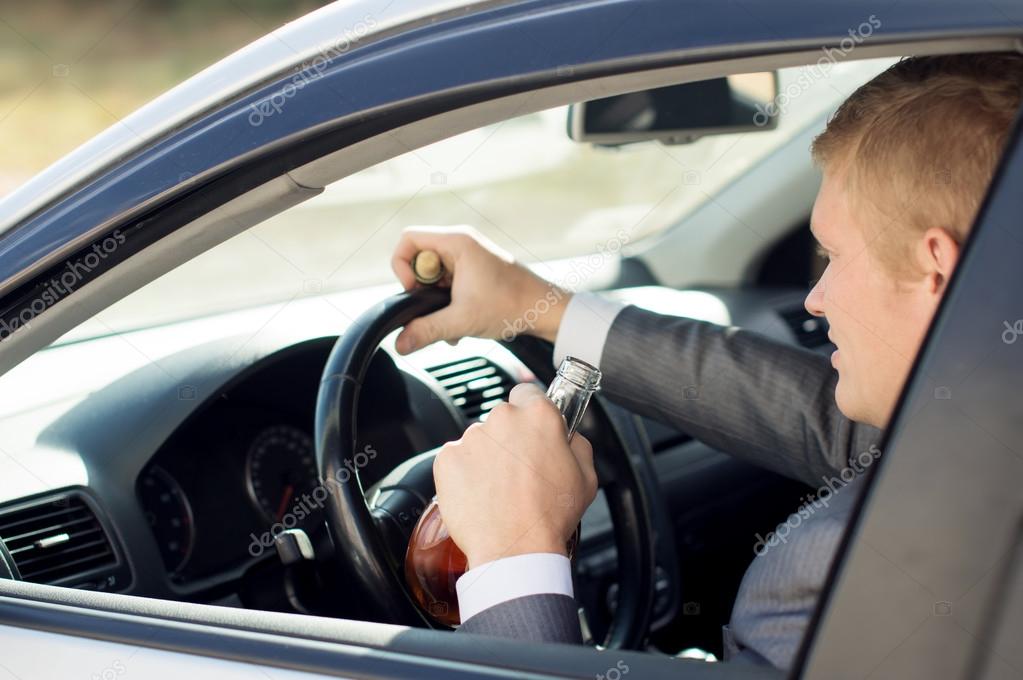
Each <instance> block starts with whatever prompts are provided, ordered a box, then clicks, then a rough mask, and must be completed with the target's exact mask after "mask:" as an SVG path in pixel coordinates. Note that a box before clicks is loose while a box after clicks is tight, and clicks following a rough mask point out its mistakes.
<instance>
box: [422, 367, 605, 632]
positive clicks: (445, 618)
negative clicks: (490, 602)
mask: <svg viewBox="0 0 1023 680" xmlns="http://www.w3.org/2000/svg"><path fill="white" fill-rule="evenodd" d="M599 387H600V370H598V369H597V368H596V367H594V366H591V365H590V364H588V363H586V362H585V361H582V360H581V359H576V358H574V357H565V359H564V360H563V361H562V362H561V366H559V367H558V373H557V375H556V376H555V377H554V380H553V381H551V384H550V387H548V388H547V398H548V399H550V400H551V401H552V402H554V405H555V406H557V407H558V410H560V411H561V415H562V417H564V419H565V427H566V432H567V435H568V439H569V440H571V439H572V435H574V434H575V431H576V428H577V427H578V426H579V422H580V421H581V420H582V417H583V414H584V413H585V412H586V406H587V405H588V404H589V403H590V397H591V396H593V393H594V392H596V391H597V390H598V389H599ZM578 543H579V528H578V527H577V528H576V530H575V533H574V534H573V535H572V538H571V539H569V542H568V545H567V546H566V547H567V549H568V557H569V559H571V558H572V556H573V555H574V554H575V550H576V547H577V545H578ZM467 565H468V561H467V559H466V557H465V554H464V553H463V552H462V551H461V550H460V549H459V548H458V546H457V545H455V542H454V541H452V540H451V536H450V535H449V534H448V531H447V528H446V527H445V526H444V522H443V520H441V516H440V506H439V505H437V499H436V497H435V498H434V499H433V501H432V502H431V503H430V504H429V505H428V506H426V510H425V511H424V512H423V516H422V517H420V518H419V522H418V523H417V524H416V526H415V528H414V529H413V530H412V536H411V538H410V539H409V546H408V551H407V552H406V554H405V581H406V582H407V583H408V586H409V590H410V591H411V592H412V595H413V597H414V598H415V600H416V602H417V603H418V604H419V606H420V607H422V608H423V610H424V611H426V612H427V613H428V614H429V615H430V616H431V617H432V618H433V619H435V620H437V621H438V622H440V623H442V624H445V625H448V626H457V625H459V623H460V621H461V619H460V618H459V614H458V599H457V596H456V591H455V582H456V581H457V580H458V578H459V577H460V576H461V575H462V574H464V573H465V571H466V567H467Z"/></svg>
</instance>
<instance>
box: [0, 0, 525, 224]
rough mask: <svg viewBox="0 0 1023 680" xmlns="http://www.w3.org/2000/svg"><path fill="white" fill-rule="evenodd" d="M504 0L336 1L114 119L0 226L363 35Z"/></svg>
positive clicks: (7, 208) (54, 168) (7, 206)
mask: <svg viewBox="0 0 1023 680" xmlns="http://www.w3.org/2000/svg"><path fill="white" fill-rule="evenodd" d="M501 4H513V2H511V1H510V0H504V2H500V1H497V0H339V1H338V2H334V3H332V4H330V5H327V6H325V7H322V8H320V9H318V10H316V11H314V12H311V13H309V14H307V15H305V16H303V17H301V18H299V19H296V20H295V21H292V22H290V23H288V24H285V25H284V26H281V27H280V28H278V29H277V30H275V31H272V32H271V33H269V34H267V35H266V36H264V37H262V38H260V39H259V40H256V41H255V42H253V43H251V44H249V45H247V46H246V47H243V48H242V49H240V50H238V51H237V52H235V53H233V54H231V55H229V56H227V57H225V58H224V59H222V60H221V61H219V62H217V63H216V64H214V65H212V66H210V67H208V68H206V69H205V70H203V71H201V72H199V73H197V74H196V75H194V76H192V77H191V78H189V79H188V80H186V81H184V82H183V83H181V84H180V85H177V86H176V87H174V88H172V89H171V90H168V91H167V92H166V93H164V94H163V95H161V96H159V97H157V98H156V99H154V100H153V101H151V102H149V103H148V104H146V105H145V106H143V107H142V108H140V109H138V110H137V111H135V112H134V113H132V114H131V115H129V116H127V117H126V118H124V119H123V120H121V121H119V122H117V123H114V124H113V125H111V126H110V127H109V128H107V129H106V130H105V131H104V132H102V133H100V134H99V135H97V136H96V137H94V138H92V139H91V140H89V141H88V142H86V143H85V144H83V145H82V146H80V147H78V148H77V149H75V150H74V151H73V152H71V153H70V154H68V155H67V156H64V157H63V158H61V159H60V160H58V161H57V162H55V163H54V164H53V165H51V166H49V167H48V168H47V169H45V170H44V171H42V172H41V173H39V174H38V175H36V176H35V177H33V178H32V179H31V180H29V181H28V182H26V183H25V184H23V185H22V186H21V187H19V188H18V189H16V190H15V191H13V192H12V193H11V194H9V195H8V196H7V197H5V198H4V199H3V200H2V201H0V233H3V232H5V231H7V230H8V229H10V228H11V227H12V226H14V225H15V224H17V223H18V222H20V221H21V220H23V219H24V218H25V217H27V216H29V215H30V214H32V213H33V212H35V211H36V210H38V209H40V208H41V207H43V206H45V205H46V204H47V203H49V202H50V201H52V200H54V199H56V198H57V197H58V196H60V195H62V194H64V193H67V192H68V191H70V190H71V189H73V188H74V187H76V186H78V185H80V184H82V183H83V182H85V181H86V180H87V179H89V178H90V177H91V176H93V175H95V174H96V173H98V172H99V171H100V170H102V169H103V168H106V167H108V166H109V165H111V164H112V163H115V162H117V161H118V160H119V159H122V158H124V157H126V156H129V155H131V154H132V153H133V152H134V151H136V150H137V149H140V148H144V147H145V146H146V145H147V144H149V143H150V142H152V141H153V140H155V139H158V138H160V137H162V136H163V135H165V134H167V133H169V132H171V131H173V130H174V129H176V128H178V127H180V126H181V125H183V124H185V123H186V122H188V121H190V120H194V119H196V118H198V117H199V116H201V115H202V114H203V113H204V112H206V111H208V110H210V109H212V108H214V107H215V106H217V105H218V104H219V103H222V102H224V101H225V100H229V99H231V98H234V97H236V96H239V95H241V94H242V93H244V92H246V91H248V90H250V89H251V88H253V87H254V86H256V85H258V84H260V83H262V82H265V81H267V80H270V79H272V78H273V77H275V76H278V75H279V74H281V73H283V72H286V71H287V70H289V69H292V68H295V67H297V66H299V65H303V64H310V63H312V62H314V61H315V60H316V59H317V57H323V58H330V57H334V56H337V55H338V54H340V53H342V52H344V51H346V50H347V49H348V48H349V47H350V46H351V44H352V43H353V42H355V41H356V40H358V41H365V40H366V38H367V37H368V36H371V35H372V36H379V35H381V34H389V33H391V32H394V31H395V30H396V29H398V28H399V27H400V28H401V29H402V30H407V29H408V28H411V27H413V26H415V25H417V24H422V23H427V22H430V21H432V20H435V19H436V18H438V17H440V16H443V15H445V14H449V13H452V12H459V13H465V12H466V11H467V10H470V9H474V8H476V7H478V6H485V7H492V6H494V5H501Z"/></svg>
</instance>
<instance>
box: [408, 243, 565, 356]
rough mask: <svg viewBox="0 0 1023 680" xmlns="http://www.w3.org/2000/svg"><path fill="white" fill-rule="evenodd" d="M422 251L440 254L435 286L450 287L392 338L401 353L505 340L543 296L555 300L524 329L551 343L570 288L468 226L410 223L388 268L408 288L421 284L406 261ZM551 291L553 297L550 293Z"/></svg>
mask: <svg viewBox="0 0 1023 680" xmlns="http://www.w3.org/2000/svg"><path fill="white" fill-rule="evenodd" d="M421 250H433V251H434V252H436V253H437V254H438V255H440V258H441V262H442V263H443V265H444V270H445V272H446V274H445V276H444V278H443V279H442V280H441V281H440V282H439V283H438V284H437V285H440V286H450V288H451V304H449V305H448V306H447V307H445V308H443V309H441V310H439V311H437V312H434V313H432V314H427V315H425V316H423V317H420V318H418V319H415V320H413V321H411V322H410V323H409V324H408V325H406V326H405V329H404V330H403V331H402V332H401V334H400V335H399V336H398V338H397V341H396V348H397V350H398V351H399V352H400V353H402V354H408V353H410V352H414V351H415V350H417V349H422V348H423V347H426V346H427V345H429V344H432V343H434V342H438V341H440V340H447V341H449V342H456V341H458V340H459V339H461V338H464V337H475V338H488V339H491V340H496V339H498V338H501V339H504V340H508V339H510V338H509V337H508V334H507V330H508V329H509V328H510V327H511V326H512V325H513V324H514V323H515V322H516V321H517V320H521V319H523V318H524V316H525V314H526V312H527V311H528V310H529V309H530V308H532V307H533V306H534V305H536V303H537V301H539V300H542V299H545V296H546V298H547V299H548V300H549V299H550V297H556V299H557V304H553V305H549V310H548V311H547V312H545V313H544V314H542V315H538V316H537V318H536V322H535V324H534V325H533V327H532V328H530V329H529V331H528V332H529V334H530V335H535V336H537V337H540V338H543V339H545V340H548V341H550V342H554V338H555V336H557V334H558V326H559V324H560V323H561V317H562V315H563V314H564V312H565V307H566V306H567V305H568V301H569V299H570V298H571V297H572V296H571V294H570V293H568V292H566V291H564V290H561V289H559V288H556V286H554V284H552V283H550V282H548V281H545V280H544V279H542V278H540V277H539V276H537V275H536V274H534V273H533V272H531V271H530V270H529V269H527V268H526V267H524V266H522V265H521V264H518V263H516V262H515V260H514V258H513V257H512V256H511V254H510V253H508V252H506V251H504V250H502V249H501V248H500V247H499V246H498V245H497V244H495V243H493V242H492V241H490V240H489V239H487V238H486V237H485V236H483V235H482V234H480V233H479V232H477V231H476V230H475V229H473V228H472V227H467V226H459V227H409V228H407V229H405V231H404V232H402V236H401V240H400V241H399V242H398V245H397V247H396V248H395V249H394V255H393V256H392V257H391V268H392V269H393V270H394V273H395V275H396V276H397V277H398V280H399V281H401V285H402V286H404V287H405V290H407V291H408V290H412V289H413V288H416V287H418V286H419V285H420V284H418V283H417V282H416V279H415V275H414V274H413V273H412V266H411V265H410V262H411V260H412V258H413V257H414V256H415V254H416V253H418V252H419V251H421ZM552 290H557V296H551V295H550V294H551V291H552Z"/></svg>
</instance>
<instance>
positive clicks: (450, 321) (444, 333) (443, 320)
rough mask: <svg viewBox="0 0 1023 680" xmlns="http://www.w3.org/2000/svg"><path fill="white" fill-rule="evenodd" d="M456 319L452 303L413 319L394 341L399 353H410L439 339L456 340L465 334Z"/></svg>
mask: <svg viewBox="0 0 1023 680" xmlns="http://www.w3.org/2000/svg"><path fill="white" fill-rule="evenodd" d="M456 321H457V312H455V311H453V310H452V309H451V305H448V306H447V307H444V308H443V309H440V310H438V311H436V312H433V313H432V314H427V315H426V316H421V317H419V318H418V319H413V320H412V321H410V322H408V323H407V324H405V328H404V329H402V331H401V333H399V334H398V337H397V338H396V339H395V342H394V346H395V349H397V350H398V353H399V354H410V353H412V352H414V351H416V350H417V349H422V348H423V347H426V346H427V345H432V344H433V343H435V342H437V341H438V340H456V339H458V338H460V337H462V335H464V333H459V332H458V331H459V328H458V324H457V323H456Z"/></svg>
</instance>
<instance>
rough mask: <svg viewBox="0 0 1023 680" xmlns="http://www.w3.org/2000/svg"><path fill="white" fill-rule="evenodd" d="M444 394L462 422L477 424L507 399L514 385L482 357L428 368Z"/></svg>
mask: <svg viewBox="0 0 1023 680" xmlns="http://www.w3.org/2000/svg"><path fill="white" fill-rule="evenodd" d="M427 371H429V372H430V375H432V376H433V377H434V378H436V379H437V380H438V381H439V382H440V384H441V386H442V387H444V389H445V390H447V393H448V395H449V396H450V397H451V398H452V399H453V400H454V402H455V406H457V407H458V408H460V409H461V410H462V413H464V414H465V418H466V420H468V421H469V422H473V421H476V420H479V419H480V418H481V417H482V416H483V415H484V414H486V413H487V412H489V411H490V409H492V408H494V407H495V406H497V405H498V404H499V403H501V402H502V401H504V400H505V399H507V398H508V392H510V391H511V388H512V387H513V386H514V385H515V381H514V380H512V377H511V376H510V375H508V374H507V373H506V372H505V371H504V370H503V369H502V368H501V367H499V366H498V365H497V364H495V363H494V362H492V361H490V360H488V359H484V358H483V357H474V358H472V359H462V360H459V361H452V362H449V363H446V364H441V365H440V366H434V367H432V368H428V369H427Z"/></svg>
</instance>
